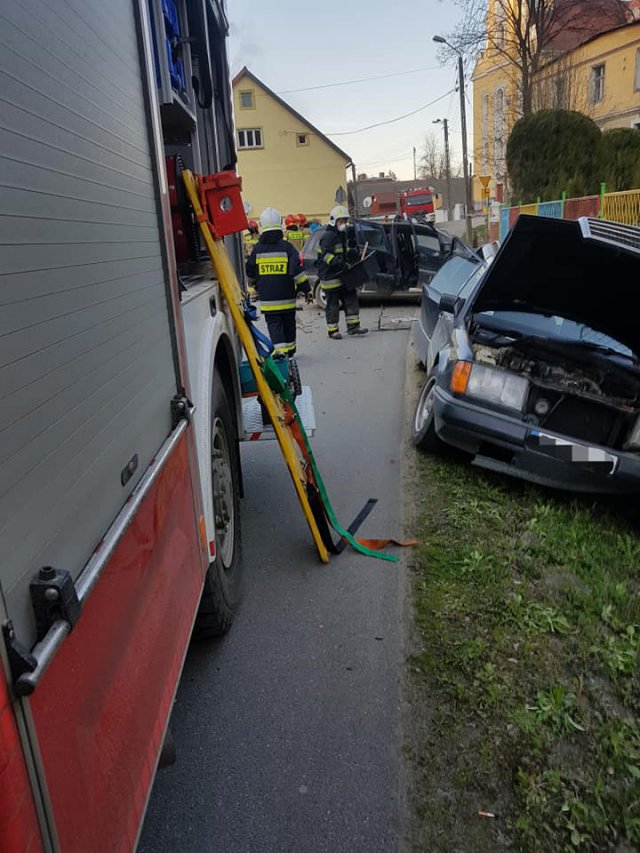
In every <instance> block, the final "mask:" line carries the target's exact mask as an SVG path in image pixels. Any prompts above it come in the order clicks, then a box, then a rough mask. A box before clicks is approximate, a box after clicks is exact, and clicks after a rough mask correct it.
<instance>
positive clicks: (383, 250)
mask: <svg viewBox="0 0 640 853" xmlns="http://www.w3.org/2000/svg"><path fill="white" fill-rule="evenodd" d="M354 225H355V232H356V240H357V244H358V249H359V250H360V253H361V255H362V254H363V253H364V252H365V250H366V255H365V257H366V258H367V260H365V262H364V263H365V269H366V272H367V278H368V280H369V281H370V282H371V283H375V282H377V281H378V277H379V275H380V274H382V275H383V277H386V276H388V275H389V274H391V275H392V276H393V279H392V281H393V282H395V268H396V262H395V257H394V254H393V252H392V250H391V243H390V239H389V234H388V232H387V231H386V230H385V227H384V225H383V224H382V223H380V222H363V221H362V220H357V221H356V222H355V223H354Z"/></svg>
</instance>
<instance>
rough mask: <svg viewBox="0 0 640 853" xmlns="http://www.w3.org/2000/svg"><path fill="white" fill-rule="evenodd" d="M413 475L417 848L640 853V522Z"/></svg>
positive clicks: (466, 474) (440, 468)
mask: <svg viewBox="0 0 640 853" xmlns="http://www.w3.org/2000/svg"><path fill="white" fill-rule="evenodd" d="M416 476H417V479H418V482H417V484H416V485H417V490H416V491H417V494H418V496H419V497H418V514H417V518H416V528H417V530H416V532H417V535H418V538H419V541H420V545H419V548H418V550H417V552H416V555H415V560H414V565H413V591H414V618H415V629H416V632H415V635H416V651H415V654H413V655H412V656H411V657H410V659H409V669H410V683H411V685H412V690H413V698H412V702H413V713H412V718H413V719H414V720H417V721H418V725H417V727H416V728H415V730H414V732H413V737H412V744H411V745H410V746H409V747H408V749H409V751H410V753H411V759H412V766H413V767H414V768H415V771H416V784H415V790H414V794H413V800H414V803H413V806H414V810H415V812H416V814H417V821H416V830H415V832H414V833H413V837H412V846H413V847H414V849H419V850H425V851H447V850H451V851H456V853H458V851H467V850H468V851H474V853H475V851H483V850H487V851H488V850H496V849H499V848H507V847H508V848H510V849H516V850H523V851H554V853H555V851H563V850H616V851H618V853H621V851H631V850H639V849H640V726H639V724H638V711H639V710H640V679H639V675H638V662H639V661H638V657H639V651H640V569H639V566H640V543H639V541H638V538H637V536H636V533H635V531H634V529H633V527H632V525H631V523H630V522H629V521H628V520H625V519H624V517H623V516H622V513H620V512H619V511H616V509H615V506H614V505H613V504H611V503H610V504H609V505H603V504H601V503H594V502H593V501H590V500H587V499H571V498H565V497H563V496H555V495H552V494H551V493H549V492H545V491H542V490H539V489H537V488H534V487H530V486H527V485H525V484H521V483H519V482H517V481H512V480H508V479H500V478H498V477H494V476H491V475H488V474H486V473H484V472H480V471H478V470H477V469H474V468H472V467H471V466H469V465H468V464H466V463H458V462H456V461H454V460H448V459H438V458H435V457H428V456H420V457H419V459H418V462H417V475H416ZM629 500H632V499H629ZM488 815H489V816H488ZM491 815H494V817H492V816H491Z"/></svg>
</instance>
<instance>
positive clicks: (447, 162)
mask: <svg viewBox="0 0 640 853" xmlns="http://www.w3.org/2000/svg"><path fill="white" fill-rule="evenodd" d="M433 123H434V124H442V126H443V127H444V175H445V178H446V179H447V219H448V220H451V217H452V216H453V206H452V201H453V196H452V194H451V157H450V155H449V120H448V119H446V118H437V119H434V122H433Z"/></svg>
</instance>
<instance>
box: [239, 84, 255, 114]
mask: <svg viewBox="0 0 640 853" xmlns="http://www.w3.org/2000/svg"><path fill="white" fill-rule="evenodd" d="M240 109H241V110H253V109H255V103H254V100H253V91H252V90H251V89H247V91H246V92H240Z"/></svg>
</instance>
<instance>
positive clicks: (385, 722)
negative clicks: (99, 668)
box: [139, 306, 414, 853]
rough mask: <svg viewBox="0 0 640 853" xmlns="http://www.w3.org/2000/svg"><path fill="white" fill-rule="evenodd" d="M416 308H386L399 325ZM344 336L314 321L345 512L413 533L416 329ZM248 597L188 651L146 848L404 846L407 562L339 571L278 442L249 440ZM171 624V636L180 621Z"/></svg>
mask: <svg viewBox="0 0 640 853" xmlns="http://www.w3.org/2000/svg"><path fill="white" fill-rule="evenodd" d="M413 310H414V309H412V308H407V307H402V306H396V307H395V308H390V307H386V308H385V316H388V317H393V316H396V317H400V316H407V315H410V314H412V313H413ZM379 313H380V309H379V308H372V307H367V308H366V309H363V320H365V322H366V324H367V325H369V326H370V327H371V329H372V331H371V334H370V335H369V336H368V337H366V338H361V339H357V338H345V339H344V340H342V341H339V342H337V341H329V340H328V339H327V337H326V333H325V331H324V317H323V316H322V315H321V313H320V311H319V310H318V309H316V308H310V307H309V308H306V309H305V311H304V312H302V313H300V314H299V315H298V317H299V323H301V324H303V326H304V329H300V328H299V330H298V343H299V349H300V357H299V365H300V370H301V374H302V379H303V383H304V384H310V385H311V386H312V388H313V394H314V400H315V409H316V417H317V422H318V429H317V433H316V436H315V437H314V439H313V440H312V446H313V449H314V452H315V454H316V457H317V460H318V464H319V467H320V470H321V472H322V474H323V477H324V479H325V483H326V485H327V488H328V490H329V494H330V497H331V500H332V502H333V505H334V508H335V510H336V513H337V515H338V517H339V518H340V519H341V520H342V522H343V523H344V524H345V525H347V524H349V523H350V521H351V520H352V519H353V518H354V516H355V515H356V514H357V513H358V511H359V510H360V509H361V507H362V506H363V505H364V503H365V502H366V500H367V498H369V497H377V498H379V499H380V502H379V504H378V506H377V507H376V509H375V510H374V512H373V513H372V515H371V516H370V517H369V519H368V521H367V522H366V524H365V525H364V527H363V528H362V530H361V533H362V535H368V536H376V537H382V536H394V535H399V534H401V533H402V531H401V452H402V430H403V417H404V406H403V399H404V379H405V356H406V349H407V341H408V334H409V333H408V332H407V331H402V330H394V331H391V330H388V331H374V329H375V328H376V326H377V319H378V315H379ZM243 472H244V479H245V490H246V498H245V500H244V502H243V542H244V560H245V578H246V582H245V597H244V602H243V605H242V608H241V611H240V613H239V615H238V617H237V620H236V622H235V624H234V626H233V628H232V630H231V632H230V633H229V634H228V635H227V636H226V637H225V638H224V639H222V640H221V641H219V642H217V643H209V644H205V645H195V646H193V647H192V649H191V650H190V652H189V655H188V658H187V663H186V667H185V670H184V674H183V678H182V682H181V685H180V688H179V691H178V696H177V701H176V705H175V709H174V712H173V717H172V723H171V727H172V730H173V733H174V737H175V741H176V747H177V754H178V761H177V763H176V764H175V765H174V766H173V767H170V768H167V769H164V770H161V771H160V772H159V774H158V776H157V779H156V783H155V787H154V791H153V794H152V798H151V802H150V805H149V810H148V813H147V818H146V822H145V826H144V830H143V834H142V840H141V842H140V847H139V849H140V850H141V851H144V853H160V852H161V851H167V853H168V851H171V853H177V851H180V853H183V851H185V852H186V851H198V853H209V851H211V853H213V851H215V852H216V853H217V852H218V851H221V852H222V851H224V853H262V852H263V851H264V852H265V853H267V851H268V853H272V851H274V852H275V851H277V853H287V852H288V851H291V853H321V851H327V853H360V851H362V853H377V851H385V853H389V851H395V850H397V849H398V846H399V843H400V835H401V801H402V796H401V766H400V761H401V679H402V669H403V627H402V624H403V615H402V614H403V598H404V583H405V581H404V574H403V568H402V564H391V563H386V562H382V561H379V560H374V559H369V558H366V557H362V556H360V555H358V554H356V553H355V552H353V551H351V550H348V551H345V552H344V553H343V554H342V555H341V556H339V557H337V558H335V557H334V558H333V559H332V562H331V563H330V565H329V566H323V565H322V564H321V563H320V562H319V561H318V560H317V558H316V555H315V551H314V548H313V545H312V541H311V538H310V535H309V533H308V529H307V527H306V524H305V522H304V520H303V516H302V513H301V511H300V508H299V506H298V504H297V501H296V498H295V494H294V491H293V487H292V485H291V482H290V480H289V479H288V474H287V472H286V469H285V467H284V464H283V463H282V460H281V457H280V455H279V452H278V449H277V447H276V446H275V442H274V443H271V442H268V443H266V442H261V443H256V444H249V445H245V446H244V447H243ZM168 628H170V626H168Z"/></svg>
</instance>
